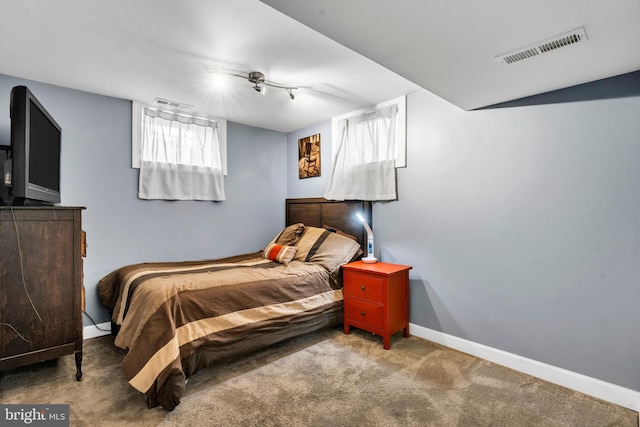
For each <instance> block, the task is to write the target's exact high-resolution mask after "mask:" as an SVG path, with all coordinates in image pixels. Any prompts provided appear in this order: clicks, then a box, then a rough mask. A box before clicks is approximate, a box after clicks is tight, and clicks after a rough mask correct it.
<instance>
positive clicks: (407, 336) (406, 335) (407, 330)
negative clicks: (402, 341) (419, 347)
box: [402, 325, 409, 338]
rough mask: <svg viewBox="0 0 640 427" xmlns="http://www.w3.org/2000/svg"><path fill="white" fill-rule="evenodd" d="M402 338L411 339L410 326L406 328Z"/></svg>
mask: <svg viewBox="0 0 640 427" xmlns="http://www.w3.org/2000/svg"><path fill="white" fill-rule="evenodd" d="M402 336H403V337H405V338H409V326H408V325H407V327H406V328H404V329H403V330H402Z"/></svg>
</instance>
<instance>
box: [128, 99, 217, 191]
mask: <svg viewBox="0 0 640 427" xmlns="http://www.w3.org/2000/svg"><path fill="white" fill-rule="evenodd" d="M140 146H141V153H140V180H139V187H138V197H139V198H141V199H162V200H216V201H219V200H224V198H225V195H224V174H223V171H222V160H221V154H220V143H219V139H218V126H217V123H216V122H215V121H212V120H204V119H199V118H195V117H189V116H185V115H182V114H177V113H171V112H166V111H159V110H154V109H151V108H146V107H145V108H143V110H142V137H141V140H140Z"/></svg>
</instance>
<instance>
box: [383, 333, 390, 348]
mask: <svg viewBox="0 0 640 427" xmlns="http://www.w3.org/2000/svg"><path fill="white" fill-rule="evenodd" d="M382 348H384V349H385V350H389V349H390V348H391V336H389V335H384V336H383V337H382Z"/></svg>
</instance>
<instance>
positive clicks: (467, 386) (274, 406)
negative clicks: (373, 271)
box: [0, 328, 638, 427]
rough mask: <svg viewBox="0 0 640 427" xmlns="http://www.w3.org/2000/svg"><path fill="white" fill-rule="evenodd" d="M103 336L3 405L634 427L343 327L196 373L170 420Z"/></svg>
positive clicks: (601, 411)
mask: <svg viewBox="0 0 640 427" xmlns="http://www.w3.org/2000/svg"><path fill="white" fill-rule="evenodd" d="M123 354H124V353H123V352H122V351H120V350H118V349H117V348H115V347H114V346H113V340H112V338H111V337H101V338H95V339H91V340H87V341H85V351H84V362H85V363H84V368H83V371H84V374H85V376H84V378H85V380H84V381H82V382H76V381H75V379H74V373H75V365H74V360H73V356H67V357H63V358H61V359H60V360H59V361H58V362H57V363H55V362H46V363H43V364H39V365H34V366H30V367H25V368H19V369H14V370H10V371H6V372H4V373H2V377H1V378H0V402H2V403H36V404H41V403H69V404H70V418H71V425H72V426H185V425H189V426H363V425H368V426H385V427H389V426H438V427H443V426H444V427H446V426H465V427H466V426H517V427H522V426H554V427H556V426H580V427H588V426H598V427H600V426H633V427H637V426H638V414H637V413H636V412H634V411H630V410H627V409H624V408H621V407H618V406H615V405H611V404H608V403H606V402H603V401H600V400H598V399H594V398H591V397H588V396H585V395H583V394H580V393H576V392H573V391H571V390H567V389H564V388H562V387H558V386H556V385H553V384H550V383H547V382H545V381H541V380H538V379H535V378H532V377H530V376H527V375H524V374H521V373H518V372H515V371H512V370H510V369H506V368H503V367H500V366H498V365H495V364H492V363H490V362H487V361H484V360H481V359H478V358H475V357H473V356H469V355H466V354H463V353H460V352H457V351H454V350H450V349H447V348H445V347H442V346H439V345H437V344H433V343H430V342H428V341H425V340H422V339H420V338H416V337H411V338H402V337H401V336H400V334H396V335H395V336H394V337H393V339H392V346H391V350H389V351H385V350H383V349H382V344H381V340H380V338H379V337H377V336H374V335H371V334H368V333H366V332H363V331H360V330H357V329H354V330H353V332H352V333H351V334H350V335H344V334H342V332H341V329H339V328H333V329H329V330H324V331H322V332H318V333H314V334H310V335H307V336H305V337H301V338H296V339H293V340H289V341H287V342H285V343H281V344H278V345H275V346H272V347H269V348H268V349H265V350H261V351H259V352H257V353H255V354H253V355H251V356H248V357H244V358H241V359H239V360H237V361H234V362H231V363H226V364H223V365H218V366H212V367H210V368H209V369H207V370H205V371H201V372H199V373H197V374H196V375H195V376H194V377H192V378H191V380H190V381H189V384H188V385H187V391H186V395H185V396H184V397H183V399H182V403H181V404H180V405H179V406H178V407H177V408H176V409H175V410H174V411H173V412H167V411H164V410H163V409H160V408H154V409H147V408H146V406H145V400H144V398H143V397H142V395H141V394H139V393H137V392H136V391H135V390H134V389H133V388H131V387H130V386H129V385H128V384H127V382H126V380H125V378H124V375H123V373H122V371H121V369H120V362H121V360H122V357H123Z"/></svg>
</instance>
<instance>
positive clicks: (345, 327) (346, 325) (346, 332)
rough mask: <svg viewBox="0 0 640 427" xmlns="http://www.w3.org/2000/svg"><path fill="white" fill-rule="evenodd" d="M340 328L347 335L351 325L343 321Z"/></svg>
mask: <svg viewBox="0 0 640 427" xmlns="http://www.w3.org/2000/svg"><path fill="white" fill-rule="evenodd" d="M342 330H343V332H344V333H345V334H346V335H349V333H350V332H351V326H349V324H348V323H347V322H344V327H343V329H342Z"/></svg>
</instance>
